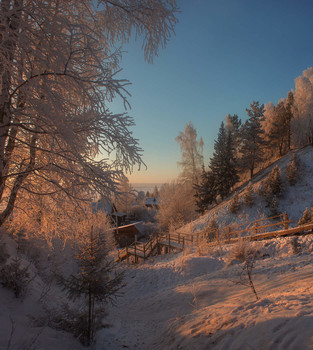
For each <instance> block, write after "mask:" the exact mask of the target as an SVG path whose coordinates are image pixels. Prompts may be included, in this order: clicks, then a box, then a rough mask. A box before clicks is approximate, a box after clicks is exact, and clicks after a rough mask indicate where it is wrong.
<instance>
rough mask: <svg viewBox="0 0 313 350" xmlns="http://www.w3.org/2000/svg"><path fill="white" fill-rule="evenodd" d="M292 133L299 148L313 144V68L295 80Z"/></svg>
mask: <svg viewBox="0 0 313 350" xmlns="http://www.w3.org/2000/svg"><path fill="white" fill-rule="evenodd" d="M292 112H293V116H294V118H293V120H292V123H291V125H292V131H293V135H292V136H293V141H294V143H295V144H296V145H297V146H303V145H305V144H312V143H313V68H312V67H310V68H308V69H306V70H304V71H303V73H302V75H301V76H299V77H297V78H296V79H295V91H294V101H293V108H292Z"/></svg>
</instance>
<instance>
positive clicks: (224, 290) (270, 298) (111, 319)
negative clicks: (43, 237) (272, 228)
mask: <svg viewBox="0 0 313 350" xmlns="http://www.w3.org/2000/svg"><path fill="white" fill-rule="evenodd" d="M298 155H299V157H300V160H301V162H302V166H301V176H300V177H299V181H298V183H297V184H296V185H295V186H289V185H288V184H287V180H286V166H287V164H288V161H289V159H290V157H291V154H289V155H287V156H286V157H284V158H282V159H281V160H279V161H277V162H276V164H278V166H279V167H280V169H281V172H282V175H283V181H284V186H285V188H284V195H283V196H282V197H281V198H279V210H280V211H281V212H286V213H288V215H289V217H290V218H291V219H292V220H294V223H293V225H295V224H296V223H297V222H298V220H299V218H300V217H301V216H302V213H303V211H304V209H305V208H306V207H309V208H310V207H312V206H313V199H312V193H313V147H311V146H310V147H306V148H304V149H303V150H300V151H299V152H298ZM273 166H274V165H273ZM273 166H271V167H269V169H267V170H265V171H263V172H262V173H260V174H259V175H257V176H256V177H255V178H254V179H253V181H252V185H253V188H254V190H255V193H256V200H255V203H254V205H253V206H252V207H251V208H250V207H247V206H245V205H242V206H241V209H240V211H239V212H238V213H237V214H236V215H235V214H231V213H230V211H229V204H230V201H229V200H228V201H225V202H223V203H221V204H220V205H219V206H218V207H216V208H214V209H213V210H211V211H210V212H208V213H206V214H205V215H203V216H202V217H200V218H199V219H198V220H196V221H194V222H192V223H190V224H188V225H186V226H185V227H183V228H182V229H181V231H185V232H189V233H190V232H196V231H199V230H202V229H204V228H205V227H206V226H207V224H208V222H209V221H210V219H211V218H214V219H215V220H216V221H217V222H218V224H219V225H220V226H221V227H223V226H225V225H229V224H232V223H235V222H246V221H251V220H254V219H259V218H260V217H266V216H268V212H267V211H268V208H266V207H265V201H264V198H263V197H262V196H261V195H259V194H258V189H259V188H260V187H261V184H262V181H263V180H264V179H265V178H266V176H267V175H268V173H269V171H270V170H271V168H272V167H273ZM243 191H244V188H240V191H239V196H242V194H243ZM0 236H1V237H2V238H1V239H2V240H4V242H5V243H6V247H7V250H8V253H9V254H10V255H11V256H16V255H17V253H18V249H19V248H18V246H17V244H16V242H15V241H14V240H13V239H12V238H9V236H7V235H6V233H5V232H0ZM292 239H293V238H291V237H286V238H275V239H272V240H267V241H260V242H254V243H251V244H252V245H253V247H254V248H255V250H257V251H259V254H258V259H257V261H256V264H255V268H254V270H253V281H254V284H255V288H256V291H257V293H258V295H259V297H260V299H259V300H256V298H255V296H254V294H253V293H252V291H251V289H250V287H248V286H245V285H242V284H238V281H239V274H240V272H241V271H242V263H240V262H238V261H232V260H231V258H230V256H231V252H232V250H233V249H234V247H236V245H225V246H216V247H211V248H206V247H204V248H203V247H202V248H203V249H202V250H201V251H202V255H201V256H200V255H199V253H198V251H197V249H196V247H193V248H187V249H185V251H184V252H181V253H177V254H174V253H171V254H168V255H161V256H157V257H152V258H150V259H148V260H147V261H146V262H144V263H141V264H138V265H127V264H126V263H120V265H119V269H124V270H125V282H126V286H125V287H124V289H123V296H121V297H120V298H118V300H117V306H116V307H113V306H110V307H109V308H108V315H107V317H106V318H105V319H104V320H103V326H104V328H103V329H102V330H100V331H98V333H97V335H96V338H97V339H96V340H97V342H96V350H104V349H108V350H120V349H132V350H137V349H138V350H145V349H149V350H150V349H155V350H163V349H187V350H188V349H191V350H196V349H225V350H229V349H232V350H233V349H238V350H239V349H240V350H242V349H243V350H244V349H250V350H251V349H255V350H261V349H295V350H298V349H301V350H302V349H313V333H312V329H313V300H312V292H313V264H312V262H313V255H312V251H313V235H307V236H303V237H299V244H300V247H301V249H300V252H299V253H297V254H295V252H294V250H293V247H292V243H291V242H292ZM36 244H37V247H33V242H28V248H27V249H28V250H29V251H28V252H27V251H26V252H19V257H20V259H21V263H22V266H25V267H26V266H27V267H28V269H29V272H30V277H31V280H30V282H29V285H28V288H27V292H26V294H25V296H24V297H22V298H15V296H14V294H13V293H12V291H10V290H8V289H5V288H3V287H2V286H1V285H0V305H1V307H0V350H2V349H5V350H21V349H23V350H24V349H25V350H39V349H40V350H55V349H61V350H63V349H66V350H67V349H71V350H72V349H83V348H84V347H83V346H82V345H81V344H80V343H79V342H78V341H77V340H76V339H75V338H74V337H73V336H72V335H71V334H69V333H66V332H64V331H61V330H55V329H52V328H51V327H50V326H49V322H48V321H49V318H51V313H54V312H55V313H57V312H59V311H58V310H60V307H61V305H62V304H63V303H67V300H66V298H65V295H64V293H62V292H61V290H60V288H59V287H57V286H56V285H55V284H52V285H51V286H50V287H49V276H50V275H51V273H52V272H51V270H58V269H59V270H62V273H65V274H69V273H70V272H71V271H72V270H73V268H74V266H71V264H73V258H72V257H71V254H72V253H71V250H70V249H68V247H61V246H59V247H57V246H54V249H52V250H49V249H48V247H47V246H46V245H45V244H42V246H41V245H40V244H39V245H38V242H37V243H36ZM55 244H56V245H57V244H60V242H59V243H57V242H56V243H55ZM27 249H26V250H27ZM0 253H1V252H0ZM0 258H1V256H0ZM49 313H50V315H49ZM52 316H53V315H52Z"/></svg>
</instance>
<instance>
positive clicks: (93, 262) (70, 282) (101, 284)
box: [60, 226, 123, 344]
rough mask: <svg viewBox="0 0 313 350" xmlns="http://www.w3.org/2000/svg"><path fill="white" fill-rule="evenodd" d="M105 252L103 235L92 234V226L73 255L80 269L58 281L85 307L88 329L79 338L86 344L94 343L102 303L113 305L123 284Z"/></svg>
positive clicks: (73, 298)
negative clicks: (87, 235) (67, 277)
mask: <svg viewBox="0 0 313 350" xmlns="http://www.w3.org/2000/svg"><path fill="white" fill-rule="evenodd" d="M105 252H106V247H105V243H104V240H103V237H101V235H98V234H95V233H94V232H93V226H91V230H90V235H89V237H86V239H85V240H84V242H82V244H81V246H80V248H79V251H78V253H77V254H76V259H77V262H78V265H79V272H78V273H77V274H76V275H71V276H70V278H69V279H64V278H62V279H61V280H60V283H61V284H62V285H63V289H64V290H66V291H67V295H68V297H69V299H70V300H73V301H75V302H76V301H81V302H82V303H83V305H84V306H85V308H84V309H85V311H86V312H85V320H84V321H86V322H85V323H86V324H87V329H86V330H85V331H86V332H85V334H83V335H81V337H80V340H81V341H82V342H83V343H87V344H91V343H92V342H93V339H94V332H95V330H96V329H97V328H99V324H100V321H101V317H102V316H103V314H104V304H105V303H106V302H111V303H113V304H114V302H115V298H116V296H117V292H118V291H119V290H120V289H121V288H122V287H123V284H122V280H123V273H122V272H120V273H116V272H115V266H114V262H113V261H108V260H107V259H106V258H105V257H106V254H105Z"/></svg>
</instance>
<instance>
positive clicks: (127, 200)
mask: <svg viewBox="0 0 313 350" xmlns="http://www.w3.org/2000/svg"><path fill="white" fill-rule="evenodd" d="M118 190H119V193H118V195H117V196H116V200H115V203H116V207H117V209H118V210H119V211H121V212H123V213H126V214H128V213H129V211H130V208H131V205H132V203H134V202H135V201H136V195H135V193H134V192H133V190H132V187H131V185H130V183H129V180H128V178H127V177H126V176H123V177H122V178H121V180H120V183H119V185H118Z"/></svg>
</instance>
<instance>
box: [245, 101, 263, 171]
mask: <svg viewBox="0 0 313 350" xmlns="http://www.w3.org/2000/svg"><path fill="white" fill-rule="evenodd" d="M246 111H247V113H248V116H249V118H248V120H246V122H245V123H244V125H243V132H242V137H243V146H242V149H241V153H242V158H241V165H242V168H243V169H248V170H250V176H251V178H252V176H253V172H254V169H255V167H256V165H257V164H258V163H260V162H261V161H262V160H263V156H264V151H263V149H262V148H263V147H264V139H263V137H262V134H263V130H262V128H261V119H262V117H263V114H264V105H260V104H259V102H256V101H253V103H252V104H251V105H250V109H246Z"/></svg>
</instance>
